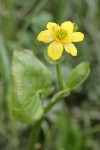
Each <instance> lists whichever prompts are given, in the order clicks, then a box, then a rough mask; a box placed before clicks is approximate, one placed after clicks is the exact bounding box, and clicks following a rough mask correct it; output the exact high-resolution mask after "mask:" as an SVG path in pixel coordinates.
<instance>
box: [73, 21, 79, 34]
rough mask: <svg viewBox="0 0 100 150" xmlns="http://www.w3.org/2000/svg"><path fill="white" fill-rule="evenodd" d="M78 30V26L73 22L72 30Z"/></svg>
mask: <svg viewBox="0 0 100 150" xmlns="http://www.w3.org/2000/svg"><path fill="white" fill-rule="evenodd" d="M77 30H78V26H77V25H76V24H75V23H74V27H73V32H76V31H77Z"/></svg>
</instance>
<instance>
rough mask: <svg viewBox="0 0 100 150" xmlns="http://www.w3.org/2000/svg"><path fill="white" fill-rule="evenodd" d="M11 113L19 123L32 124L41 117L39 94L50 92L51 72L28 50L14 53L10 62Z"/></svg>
mask: <svg viewBox="0 0 100 150" xmlns="http://www.w3.org/2000/svg"><path fill="white" fill-rule="evenodd" d="M12 75H13V84H14V98H13V112H14V115H15V117H16V119H18V120H19V121H22V122H27V123H28V122H32V121H36V120H38V119H39V118H40V117H41V116H42V115H43V108H42V105H41V100H40V96H39V94H40V93H41V94H42V95H43V96H47V95H48V94H50V92H51V83H52V82H51V72H50V71H49V70H48V68H46V66H45V65H44V64H43V63H42V62H40V61H39V60H38V59H37V58H36V57H35V56H34V54H33V52H32V51H30V50H23V51H15V52H14V56H13V62H12Z"/></svg>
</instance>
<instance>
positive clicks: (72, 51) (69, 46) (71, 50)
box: [64, 43, 77, 56]
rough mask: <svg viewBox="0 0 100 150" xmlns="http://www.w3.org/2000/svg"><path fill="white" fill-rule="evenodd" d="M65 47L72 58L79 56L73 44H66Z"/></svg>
mask: <svg viewBox="0 0 100 150" xmlns="http://www.w3.org/2000/svg"><path fill="white" fill-rule="evenodd" d="M64 47H65V50H66V52H68V53H69V54H71V55H72V56H77V49H76V47H75V46H74V44H72V43H70V44H64Z"/></svg>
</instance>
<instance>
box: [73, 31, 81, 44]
mask: <svg viewBox="0 0 100 150" xmlns="http://www.w3.org/2000/svg"><path fill="white" fill-rule="evenodd" d="M71 39H72V42H80V41H82V40H83V39H84V34H83V33H81V32H73V33H72V34H71Z"/></svg>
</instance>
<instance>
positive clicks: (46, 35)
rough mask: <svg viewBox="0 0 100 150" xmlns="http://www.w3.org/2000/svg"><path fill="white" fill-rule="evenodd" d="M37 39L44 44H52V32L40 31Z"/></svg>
mask: <svg viewBox="0 0 100 150" xmlns="http://www.w3.org/2000/svg"><path fill="white" fill-rule="evenodd" d="M37 39H38V40H39V41H42V42H44V43H49V42H52V41H53V36H52V31H49V30H45V31H41V32H40V33H39V35H38V37H37Z"/></svg>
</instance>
